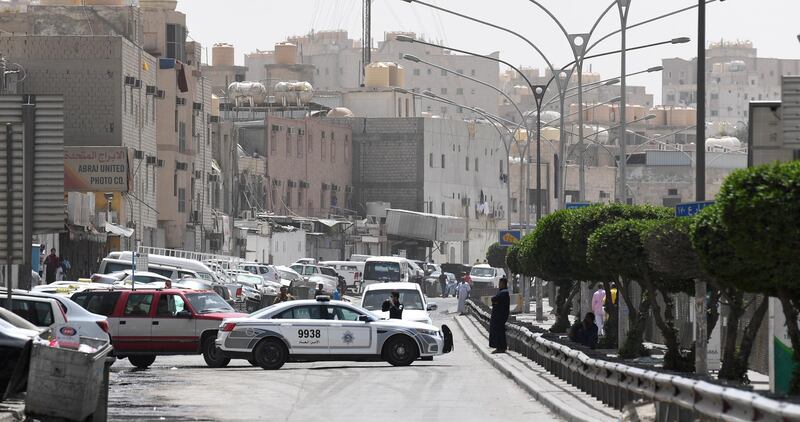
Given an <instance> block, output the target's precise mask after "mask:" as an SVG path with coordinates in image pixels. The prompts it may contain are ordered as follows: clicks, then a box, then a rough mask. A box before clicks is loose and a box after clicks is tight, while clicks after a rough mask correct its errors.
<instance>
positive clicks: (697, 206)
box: [675, 201, 714, 217]
mask: <svg viewBox="0 0 800 422" xmlns="http://www.w3.org/2000/svg"><path fill="white" fill-rule="evenodd" d="M711 205H714V201H705V202H687V203H685V204H678V205H676V206H675V217H691V216H693V215H695V214H697V213H699V212H700V210H702V209H703V208H705V207H709V206H711Z"/></svg>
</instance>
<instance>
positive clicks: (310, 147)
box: [307, 133, 314, 152]
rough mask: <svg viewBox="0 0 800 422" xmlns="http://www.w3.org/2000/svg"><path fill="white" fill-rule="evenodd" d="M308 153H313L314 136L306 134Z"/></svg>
mask: <svg viewBox="0 0 800 422" xmlns="http://www.w3.org/2000/svg"><path fill="white" fill-rule="evenodd" d="M307 142H308V152H311V151H314V136H313V135H311V134H310V133H309V134H308V141H307Z"/></svg>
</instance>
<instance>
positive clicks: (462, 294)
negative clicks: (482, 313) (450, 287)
mask: <svg viewBox="0 0 800 422" xmlns="http://www.w3.org/2000/svg"><path fill="white" fill-rule="evenodd" d="M471 289H472V288H471V287H470V285H469V283H467V282H465V281H461V282H459V283H458V286H457V287H456V296H458V313H459V315H464V314H466V313H467V298H468V297H469V291H470V290H471Z"/></svg>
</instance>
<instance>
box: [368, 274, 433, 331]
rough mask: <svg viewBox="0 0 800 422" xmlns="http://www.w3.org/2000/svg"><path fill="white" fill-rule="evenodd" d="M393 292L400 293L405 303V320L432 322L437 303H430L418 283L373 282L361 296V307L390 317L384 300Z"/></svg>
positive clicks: (385, 317)
mask: <svg viewBox="0 0 800 422" xmlns="http://www.w3.org/2000/svg"><path fill="white" fill-rule="evenodd" d="M392 292H398V293H399V294H400V303H401V304H403V320H406V321H416V322H421V323H424V324H429V325H430V324H432V323H433V321H432V320H431V315H430V314H429V312H430V311H435V310H436V309H438V307H437V305H436V304H435V303H428V301H427V299H426V298H425V295H424V294H423V293H422V289H421V288H420V286H419V284H417V283H380V284H372V285H369V286H367V287H366V288H365V289H364V294H363V295H362V296H361V307H362V308H364V309H366V310H368V311H372V313H374V314H375V315H378V316H380V317H381V318H383V319H389V312H383V310H382V306H383V302H384V301H386V300H388V299H389V298H390V297H391V294H392Z"/></svg>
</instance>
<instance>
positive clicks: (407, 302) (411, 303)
mask: <svg viewBox="0 0 800 422" xmlns="http://www.w3.org/2000/svg"><path fill="white" fill-rule="evenodd" d="M398 292H399V293H400V303H401V304H402V305H403V309H406V310H409V311H421V310H423V309H424V308H423V306H422V296H420V294H419V291H417V290H410V289H409V290H398ZM391 293H392V292H391V291H390V290H370V291H368V292H366V293H365V294H364V302H363V307H364V308H365V309H367V310H370V311H380V310H381V306H382V305H383V302H384V301H386V299H389V297H390V296H391Z"/></svg>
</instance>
